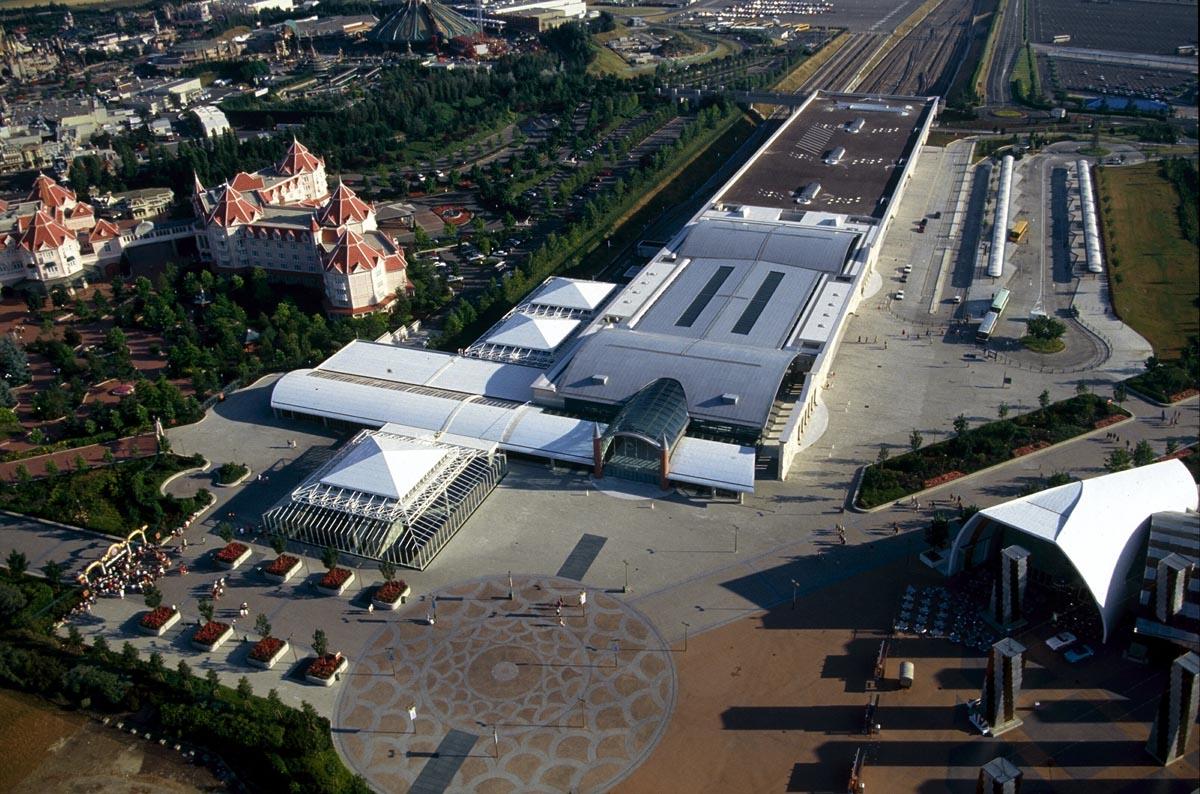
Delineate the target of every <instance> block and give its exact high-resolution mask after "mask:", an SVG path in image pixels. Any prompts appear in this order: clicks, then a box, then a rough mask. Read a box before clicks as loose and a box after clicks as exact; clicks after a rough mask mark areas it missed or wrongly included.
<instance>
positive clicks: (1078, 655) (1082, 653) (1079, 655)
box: [1063, 645, 1096, 664]
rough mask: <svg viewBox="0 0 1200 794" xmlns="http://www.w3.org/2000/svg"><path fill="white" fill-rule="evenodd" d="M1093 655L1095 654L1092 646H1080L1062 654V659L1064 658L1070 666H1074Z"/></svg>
mask: <svg viewBox="0 0 1200 794" xmlns="http://www.w3.org/2000/svg"><path fill="white" fill-rule="evenodd" d="M1095 655H1096V652H1095V651H1093V650H1092V646H1090V645H1080V646H1079V647H1078V648H1072V649H1071V650H1069V651H1067V652H1066V653H1065V654H1063V658H1065V659H1066V660H1067V661H1068V662H1070V663H1071V664H1076V663H1078V662H1082V661H1083V660H1084V659H1090V658H1091V657H1093V656H1095Z"/></svg>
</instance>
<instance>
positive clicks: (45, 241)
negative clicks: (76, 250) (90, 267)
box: [21, 210, 71, 251]
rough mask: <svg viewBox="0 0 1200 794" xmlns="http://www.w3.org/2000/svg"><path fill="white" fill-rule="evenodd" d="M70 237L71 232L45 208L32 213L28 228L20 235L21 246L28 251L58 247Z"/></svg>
mask: <svg viewBox="0 0 1200 794" xmlns="http://www.w3.org/2000/svg"><path fill="white" fill-rule="evenodd" d="M69 239H71V233H70V232H69V231H67V230H66V228H65V227H64V226H63V225H62V224H61V223H59V222H58V221H56V220H54V218H52V217H51V216H50V214H49V213H47V212H46V211H45V210H38V211H37V212H36V213H34V216H33V219H32V220H31V221H30V222H29V228H28V229H26V230H25V234H23V235H22V236H21V247H22V248H24V249H26V250H28V251H43V250H45V249H47V248H58V247H59V246H60V245H62V244H63V243H65V242H66V241H67V240H69Z"/></svg>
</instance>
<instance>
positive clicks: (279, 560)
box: [263, 554, 301, 584]
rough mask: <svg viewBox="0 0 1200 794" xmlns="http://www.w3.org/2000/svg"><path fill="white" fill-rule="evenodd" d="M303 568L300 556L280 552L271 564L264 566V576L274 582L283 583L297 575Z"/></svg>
mask: <svg viewBox="0 0 1200 794" xmlns="http://www.w3.org/2000/svg"><path fill="white" fill-rule="evenodd" d="M300 568H301V563H300V558H299V557H293V556H292V555H290V554H280V555H279V556H278V557H276V558H275V559H274V560H273V561H272V562H271V564H270V565H268V566H267V567H266V568H263V576H265V577H267V578H268V579H270V580H271V581H273V582H278V583H280V584H283V583H284V582H286V581H287V580H288V579H291V578H292V577H293V576H295V575H296V572H297V571H299V570H300Z"/></svg>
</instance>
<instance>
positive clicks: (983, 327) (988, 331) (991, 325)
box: [975, 312, 1000, 342]
mask: <svg viewBox="0 0 1200 794" xmlns="http://www.w3.org/2000/svg"><path fill="white" fill-rule="evenodd" d="M998 322H1000V315H998V314H996V313H995V312H988V313H987V314H985V315H983V322H981V323H980V324H979V330H978V331H976V332H975V341H976V342H986V341H987V340H989V339H991V338H992V334H994V333H995V332H996V323H998Z"/></svg>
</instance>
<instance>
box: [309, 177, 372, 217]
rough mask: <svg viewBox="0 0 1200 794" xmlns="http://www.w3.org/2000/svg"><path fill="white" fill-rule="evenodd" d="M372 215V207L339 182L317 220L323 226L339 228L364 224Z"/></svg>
mask: <svg viewBox="0 0 1200 794" xmlns="http://www.w3.org/2000/svg"><path fill="white" fill-rule="evenodd" d="M370 214H371V207H370V206H369V205H368V204H367V203H366V202H365V201H363V200H362V199H360V198H359V197H358V196H356V195H355V194H354V191H353V190H351V189H350V188H348V187H346V186H345V185H344V184H342V182H341V181H340V180H339V181H338V186H337V189H336V190H334V191H333V194H332V195H330V196H329V199H328V200H327V201H326V202H325V205H324V206H322V207H321V209H320V210H318V211H317V220H318V221H320V223H321V225H322V226H333V227H337V226H344V225H346V224H347V223H362V222H363V221H364V220H366V218H367V216H368V215H370Z"/></svg>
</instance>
